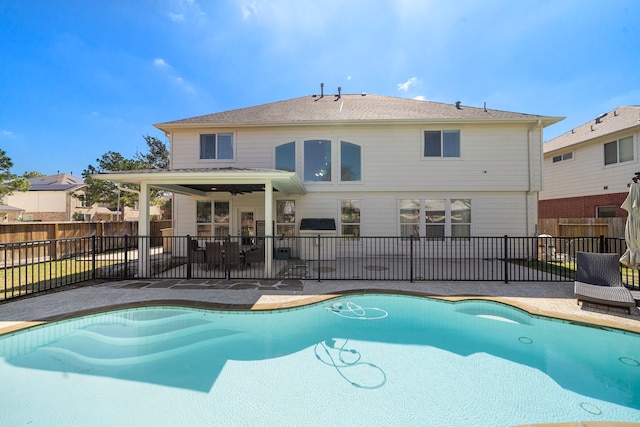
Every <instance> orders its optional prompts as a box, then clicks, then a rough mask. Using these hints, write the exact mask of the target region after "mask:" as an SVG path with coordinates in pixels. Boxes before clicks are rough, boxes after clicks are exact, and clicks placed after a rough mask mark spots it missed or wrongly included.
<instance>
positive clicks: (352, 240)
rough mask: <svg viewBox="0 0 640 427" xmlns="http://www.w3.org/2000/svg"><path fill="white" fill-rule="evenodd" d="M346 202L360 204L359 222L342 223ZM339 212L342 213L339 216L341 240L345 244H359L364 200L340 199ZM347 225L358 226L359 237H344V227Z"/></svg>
mask: <svg viewBox="0 0 640 427" xmlns="http://www.w3.org/2000/svg"><path fill="white" fill-rule="evenodd" d="M344 202H357V203H358V209H359V216H358V220H359V221H358V222H357V223H356V222H344V221H342V215H343V213H342V208H343V203H344ZM338 210H339V212H340V215H339V219H340V221H339V222H340V224H339V230H340V238H341V240H342V241H343V242H357V241H359V240H360V236H361V235H362V199H338ZM345 225H357V226H358V235H357V236H351V235H344V234H343V233H342V227H343V226H345Z"/></svg>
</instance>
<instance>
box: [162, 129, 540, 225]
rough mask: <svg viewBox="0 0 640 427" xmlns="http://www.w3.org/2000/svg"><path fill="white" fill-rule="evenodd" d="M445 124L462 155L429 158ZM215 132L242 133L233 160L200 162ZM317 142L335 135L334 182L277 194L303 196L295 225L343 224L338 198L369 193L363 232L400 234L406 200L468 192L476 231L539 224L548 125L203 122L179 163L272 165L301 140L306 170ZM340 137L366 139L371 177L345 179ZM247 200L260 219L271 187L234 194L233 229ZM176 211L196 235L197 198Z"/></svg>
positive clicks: (186, 136)
mask: <svg viewBox="0 0 640 427" xmlns="http://www.w3.org/2000/svg"><path fill="white" fill-rule="evenodd" d="M442 129H460V131H461V153H462V156H461V158H459V159H449V158H444V159H442V158H437V159H424V158H423V156H422V149H423V132H424V131H425V130H442ZM214 132H234V135H235V147H234V148H235V159H234V160H233V161H200V160H198V156H199V134H200V133H214ZM310 139H328V140H331V141H332V148H333V150H332V151H333V153H332V155H333V159H332V161H333V165H332V170H333V171H334V172H333V180H332V182H326V183H325V182H322V183H318V182H306V183H304V185H305V187H306V189H307V191H308V193H307V194H306V195H303V196H295V197H287V196H286V195H283V194H280V193H274V200H277V199H295V200H296V222H297V224H296V229H298V228H299V223H300V220H301V219H302V218H305V217H314V218H317V217H328V218H335V219H336V220H337V221H338V223H339V218H340V202H339V200H340V199H360V200H362V218H361V221H362V222H361V235H362V236H397V235H399V233H400V229H399V219H398V218H399V212H398V200H399V199H403V198H418V199H425V198H444V199H452V198H465V199H471V200H472V215H473V221H472V235H473V236H501V235H504V234H508V235H514V236H515V235H517V236H524V235H531V234H532V233H533V232H534V231H535V230H534V225H535V223H536V218H535V216H536V212H537V211H536V207H535V206H532V205H535V204H536V195H537V191H538V190H539V188H540V186H541V176H542V174H541V166H542V164H541V163H542V161H541V158H542V145H541V130H540V128H539V127H535V126H534V127H532V126H531V124H529V125H524V124H476V125H471V124H464V125H456V124H451V123H449V124H446V125H444V124H443V125H433V124H430V125H429V126H420V125H404V126H402V125H395V126H382V125H368V126H364V125H359V126H354V125H351V126H336V127H330V128H328V127H327V126H323V127H319V126H315V127H312V126H291V127H281V128H250V129H216V130H212V129H195V130H190V131H184V132H175V133H173V134H172V144H171V146H172V168H174V169H184V168H202V167H238V168H267V169H272V168H274V163H275V159H274V155H275V147H277V146H278V145H281V144H285V143H288V142H292V141H294V142H295V143H296V155H297V169H296V170H297V173H298V175H299V176H300V177H303V176H304V175H303V171H302V166H303V153H302V150H303V142H304V141H305V140H310ZM340 141H348V142H350V143H353V144H357V145H360V146H361V148H362V151H361V152H362V182H344V183H343V182H340V181H339V176H337V174H338V173H339V170H340V168H339V148H340ZM528 195H529V196H528ZM216 197H218V196H216ZM527 199H528V201H529V203H527ZM241 206H246V207H251V206H253V207H255V209H256V219H264V212H263V208H264V198H263V194H253V195H251V196H235V197H233V198H231V217H232V224H231V228H230V230H231V232H232V234H233V233H237V231H238V230H237V224H236V221H237V212H238V208H240V207H241ZM274 206H275V203H274ZM175 214H176V230H175V234H176V235H186V234H191V235H194V234H195V232H196V228H195V218H196V214H195V199H194V198H189V197H184V196H177V197H176V207H175ZM274 219H275V208H274Z"/></svg>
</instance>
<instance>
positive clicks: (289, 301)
mask: <svg viewBox="0 0 640 427" xmlns="http://www.w3.org/2000/svg"><path fill="white" fill-rule="evenodd" d="M362 294H386V295H405V296H415V297H421V298H430V299H439V300H444V301H450V302H458V301H471V300H482V301H493V302H498V303H501V304H506V305H508V306H511V307H515V308H517V309H520V310H523V311H524V312H526V313H528V314H529V315H532V316H539V317H546V318H551V319H557V320H561V321H566V322H570V323H573V324H578V325H581V326H589V327H600V328H606V329H615V330H621V331H626V332H632V333H638V334H640V318H634V319H635V320H636V321H634V322H633V323H637V325H635V324H630V323H629V322H622V321H620V320H618V318H616V317H615V316H606V317H604V318H601V317H595V316H590V315H589V313H591V312H589V311H587V312H586V313H580V315H575V314H572V313H562V312H559V311H553V310H548V309H544V308H540V305H539V304H535V302H536V300H542V299H544V298H539V299H536V298H531V297H509V296H506V297H505V296H487V295H450V296H446V295H433V294H432V293H427V292H423V291H416V290H398V289H345V290H341V291H335V292H331V293H326V294H261V295H260V297H259V298H258V299H257V300H256V301H255V302H253V303H249V302H247V303H221V302H212V301H200V300H194V299H181V298H169V299H161V298H160V299H148V300H137V301H129V302H125V303H115V304H108V305H103V306H99V307H92V308H87V309H80V310H73V311H69V312H65V313H62V314H57V315H53V316H44V317H42V318H39V319H34V320H30V321H4V322H3V321H0V336H2V335H4V334H9V333H12V332H16V331H19V330H22V329H28V328H31V327H34V326H39V325H42V324H45V323H51V322H57V321H62V320H68V319H72V318H75V317H81V316H87V315H93V314H97V313H102V312H107V311H114V310H121V309H127V308H138V307H154V306H176V307H188V308H196V309H208V310H231V311H236V310H254V311H269V310H283V309H290V308H297V307H303V306H306V305H312V304H317V303H321V302H323V301H326V300H330V299H334V298H338V297H341V296H347V295H362ZM35 298H38V297H35ZM627 319H628V318H627Z"/></svg>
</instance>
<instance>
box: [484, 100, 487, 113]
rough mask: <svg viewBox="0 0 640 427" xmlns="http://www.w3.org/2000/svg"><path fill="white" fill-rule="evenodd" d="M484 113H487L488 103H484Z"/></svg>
mask: <svg viewBox="0 0 640 427" xmlns="http://www.w3.org/2000/svg"><path fill="white" fill-rule="evenodd" d="M484 112H485V113H486V112H487V101H484Z"/></svg>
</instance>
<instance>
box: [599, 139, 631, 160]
mask: <svg viewBox="0 0 640 427" xmlns="http://www.w3.org/2000/svg"><path fill="white" fill-rule="evenodd" d="M631 160H633V137H632V136H628V137H626V138H622V139H619V140H617V141H612V142H608V143H606V144H604V164H605V165H612V164H614V163H622V162H629V161H631Z"/></svg>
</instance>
